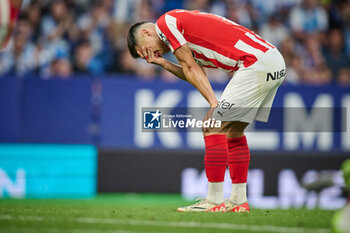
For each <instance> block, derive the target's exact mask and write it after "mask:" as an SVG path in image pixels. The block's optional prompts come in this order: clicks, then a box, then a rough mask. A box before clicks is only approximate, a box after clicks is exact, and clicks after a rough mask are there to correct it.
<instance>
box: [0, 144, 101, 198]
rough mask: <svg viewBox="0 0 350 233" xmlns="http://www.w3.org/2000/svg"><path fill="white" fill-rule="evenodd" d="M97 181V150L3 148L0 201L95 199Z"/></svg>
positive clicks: (30, 146)
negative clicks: (0, 199)
mask: <svg viewBox="0 0 350 233" xmlns="http://www.w3.org/2000/svg"><path fill="white" fill-rule="evenodd" d="M96 177H97V149H96V148H95V147H94V146H91V145H58V144H57V145H55V144H40V145H39V144H0V198H91V197H94V196H95V194H96V185H97V184H96V183H97V181H96V179H97V178H96Z"/></svg>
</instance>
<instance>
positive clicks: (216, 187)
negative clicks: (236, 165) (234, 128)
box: [204, 134, 227, 204]
mask: <svg viewBox="0 0 350 233" xmlns="http://www.w3.org/2000/svg"><path fill="white" fill-rule="evenodd" d="M204 141H205V156H204V165H205V172H206V175H207V178H208V182H209V184H208V195H207V198H206V200H207V201H209V202H212V203H215V204H220V203H223V202H224V192H223V183H224V178H225V171H226V168H227V139H226V135H223V134H214V135H208V136H205V137H204Z"/></svg>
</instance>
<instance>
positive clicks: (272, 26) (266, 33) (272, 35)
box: [260, 14, 290, 48]
mask: <svg viewBox="0 0 350 233" xmlns="http://www.w3.org/2000/svg"><path fill="white" fill-rule="evenodd" d="M260 36H261V37H262V38H264V39H265V40H267V41H269V42H270V43H272V44H274V45H276V46H277V47H279V48H280V47H281V44H282V42H283V41H284V40H285V39H287V38H288V37H289V36H290V35H289V31H288V29H287V27H286V26H284V25H283V24H282V22H281V20H280V18H279V16H278V15H276V14H274V15H271V16H270V18H269V20H268V21H267V23H265V24H263V25H262V27H261V29H260Z"/></svg>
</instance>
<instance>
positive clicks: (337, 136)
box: [101, 78, 350, 151]
mask: <svg viewBox="0 0 350 233" xmlns="http://www.w3.org/2000/svg"><path fill="white" fill-rule="evenodd" d="M102 85H103V98H102V99H103V107H102V112H101V145H102V146H106V147H125V148H135V147H136V148H167V149H184V148H185V149H186V148H187V149H201V148H203V139H202V136H201V133H200V132H195V133H193V132H188V133H186V132H161V131H156V130H153V131H152V132H144V131H143V130H142V128H143V123H144V119H142V118H143V112H142V108H145V107H153V108H155V109H157V108H159V109H161V108H162V107H163V108H164V107H165V108H170V109H176V108H181V107H182V108H183V107H185V108H188V109H190V108H195V107H207V106H208V104H207V103H206V102H205V100H204V98H203V97H202V96H201V95H200V93H199V92H198V91H197V90H196V89H194V88H193V87H192V86H191V85H190V84H188V83H185V82H177V83H166V82H161V81H151V82H148V81H147V82H146V81H139V80H135V79H127V78H125V79H122V80H120V79H105V80H103V81H102ZM224 88H225V85H223V84H221V85H219V84H216V85H213V89H214V91H215V93H216V94H217V97H218V98H219V97H220V95H221V92H222V91H223V89H224ZM349 111H350V90H349V88H346V87H339V86H336V85H331V86H327V87H314V86H304V85H297V86H294V85H290V84H283V85H282V86H281V87H280V89H279V90H278V92H277V94H276V97H275V101H274V104H273V108H272V111H271V114H270V119H269V122H268V123H262V122H257V123H254V124H252V125H250V126H249V128H248V129H247V133H246V135H247V137H248V143H249V145H250V148H251V149H252V150H264V151H265V150H267V151H268V150H270V151H276V150H287V151H299V150H306V151H310V150H316V151H334V150H337V151H347V150H349V151H350V130H349V128H350V127H349V124H348V120H349V116H350V112H349Z"/></svg>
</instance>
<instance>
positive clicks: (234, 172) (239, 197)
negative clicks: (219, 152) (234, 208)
mask: <svg viewBox="0 0 350 233" xmlns="http://www.w3.org/2000/svg"><path fill="white" fill-rule="evenodd" d="M227 144H228V164H229V170H230V176H231V179H232V192H231V196H230V200H231V201H232V202H233V203H234V204H237V205H240V204H242V203H245V202H247V194H246V186H247V176H248V168H249V161H250V153H249V148H248V144H247V139H246V137H245V136H243V137H239V138H229V139H227Z"/></svg>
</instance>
